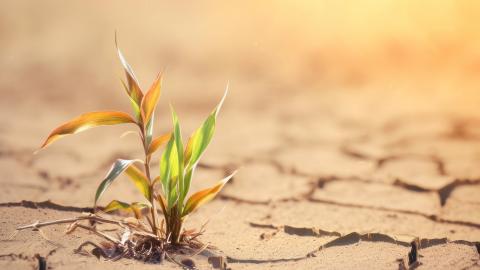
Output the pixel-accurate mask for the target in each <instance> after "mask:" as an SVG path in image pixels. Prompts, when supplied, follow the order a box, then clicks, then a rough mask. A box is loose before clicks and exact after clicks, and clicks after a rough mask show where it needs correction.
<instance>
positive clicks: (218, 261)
mask: <svg viewBox="0 0 480 270" xmlns="http://www.w3.org/2000/svg"><path fill="white" fill-rule="evenodd" d="M208 263H210V264H211V265H212V267H213V268H214V269H221V270H226V269H227V260H226V259H225V257H222V256H212V257H209V258H208Z"/></svg>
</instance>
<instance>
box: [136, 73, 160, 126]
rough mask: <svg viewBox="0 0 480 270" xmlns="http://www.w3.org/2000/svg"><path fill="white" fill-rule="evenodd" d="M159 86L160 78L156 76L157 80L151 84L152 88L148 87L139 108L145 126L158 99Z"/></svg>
mask: <svg viewBox="0 0 480 270" xmlns="http://www.w3.org/2000/svg"><path fill="white" fill-rule="evenodd" d="M161 84H162V76H161V74H158V76H157V79H156V80H155V81H154V82H153V84H152V86H150V89H149V90H148V92H147V93H146V94H145V96H144V97H143V99H142V103H141V106H140V107H141V108H142V119H143V123H144V124H145V125H146V124H147V123H148V121H149V120H150V117H152V114H153V112H154V111H155V108H156V107H157V103H158V99H159V98H160V92H161V91H160V89H161Z"/></svg>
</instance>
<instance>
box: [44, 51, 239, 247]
mask: <svg viewBox="0 0 480 270" xmlns="http://www.w3.org/2000/svg"><path fill="white" fill-rule="evenodd" d="M117 52H118V56H119V58H120V61H121V63H122V65H123V68H124V70H125V74H126V79H127V82H126V83H123V85H124V87H125V90H126V93H127V96H128V98H129V99H130V103H131V106H132V109H133V116H131V115H129V114H128V113H125V112H119V111H97V112H89V113H85V114H82V115H80V116H78V117H77V118H74V119H72V120H70V121H68V122H66V123H64V124H62V125H60V126H59V127H57V128H56V129H54V130H53V131H52V132H51V133H50V135H48V137H47V139H46V140H45V142H44V143H43V144H42V146H41V148H40V149H43V148H45V147H47V146H49V145H50V144H52V143H53V142H54V141H56V140H58V139H60V138H61V137H63V136H66V135H69V134H75V133H78V132H81V131H84V130H87V129H90V128H93V127H96V126H105V125H118V124H133V125H135V126H137V127H138V130H139V137H140V139H141V145H142V148H143V150H144V156H143V157H142V159H141V160H140V159H131V160H125V159H118V160H116V161H115V162H114V164H113V165H112V167H111V169H110V170H109V172H108V173H107V175H106V176H105V178H104V179H103V181H102V182H101V183H100V185H99V187H98V188H97V191H96V193H95V199H94V209H96V208H97V202H98V201H99V199H100V198H101V196H102V195H103V194H104V192H105V191H106V190H107V188H108V187H109V186H110V185H111V184H112V182H113V181H114V180H115V179H116V178H117V177H118V176H119V175H120V174H122V173H125V174H126V175H127V176H128V177H129V179H131V180H132V182H133V184H134V185H135V186H136V187H137V188H138V189H139V190H140V192H141V194H142V195H143V196H144V197H145V201H144V202H132V203H126V202H123V201H120V200H113V201H112V202H110V203H109V204H108V205H107V206H106V207H105V208H104V209H103V211H104V212H110V211H114V210H127V211H130V212H132V213H133V214H134V216H135V218H136V219H138V220H140V221H141V220H142V219H143V218H144V217H145V218H146V220H147V222H148V224H149V225H150V227H149V228H150V230H149V232H148V234H147V235H150V237H154V238H156V240H158V241H160V242H162V243H167V244H173V245H175V244H178V243H180V242H183V241H184V240H186V239H185V237H183V236H184V235H183V234H182V225H183V222H184V221H185V219H186V218H187V217H188V215H190V214H191V213H192V212H193V211H195V210H196V209H197V208H198V207H200V206H201V205H203V204H205V203H206V202H208V201H210V200H212V199H213V198H214V197H215V195H216V194H217V193H218V192H219V191H220V190H221V189H222V187H223V186H224V185H225V184H226V183H227V182H228V181H229V180H230V179H231V178H232V176H233V174H231V175H229V176H228V177H226V178H224V179H223V180H221V181H220V182H218V184H216V185H215V186H213V187H211V188H207V189H204V190H201V191H198V192H196V193H194V194H193V195H191V196H190V197H188V198H187V195H188V194H189V191H190V184H191V181H192V177H193V174H194V171H195V168H196V167H197V164H198V162H199V159H200V157H201V155H202V154H203V153H204V151H205V149H206V147H207V145H208V144H209V143H210V141H211V139H212V136H213V133H214V131H215V123H216V118H217V115H218V112H219V110H220V108H221V106H222V103H223V101H224V99H225V97H226V94H227V91H225V94H224V96H223V98H222V99H221V101H220V103H219V104H218V105H217V107H216V108H215V109H214V110H213V112H212V113H211V114H210V115H209V116H208V117H207V119H206V120H205V121H204V122H203V124H202V125H201V126H200V127H199V128H198V129H197V130H196V131H195V132H194V133H193V134H192V135H191V136H190V139H189V140H188V142H187V144H186V146H185V147H184V145H183V142H182V136H181V129H180V123H179V120H178V117H177V114H176V113H175V111H174V109H173V107H172V108H171V111H172V118H173V131H172V132H169V133H167V134H163V135H160V136H158V137H154V136H153V126H154V125H153V123H154V114H155V109H156V106H157V103H158V100H159V98H160V93H161V81H162V76H161V74H159V75H158V76H157V78H156V79H155V81H154V82H153V83H152V85H151V86H150V88H149V89H148V91H147V92H146V93H144V92H142V90H141V89H140V86H139V83H138V81H137V79H136V77H135V75H134V73H133V70H132V69H131V67H130V65H129V64H128V63H127V61H126V60H125V58H124V56H123V54H122V53H121V51H120V50H119V49H118V46H117ZM164 145H166V147H165V150H164V152H163V154H162V156H161V159H160V164H159V165H160V166H159V167H160V168H159V175H158V176H157V177H154V176H153V175H152V171H151V168H150V165H151V160H152V155H153V154H154V153H155V152H156V151H157V150H158V149H160V148H161V147H162V146H164ZM136 164H141V165H143V169H140V167H137V165H136ZM157 204H158V205H159V206H160V208H161V211H162V213H163V216H164V222H162V223H160V222H159V218H158V216H157V213H158V211H157V207H158V206H157ZM142 209H147V211H146V213H147V214H146V215H145V216H143V215H142V213H145V211H142ZM95 220H97V221H98V218H97V219H95ZM37 226H38V224H37ZM158 241H157V242H158Z"/></svg>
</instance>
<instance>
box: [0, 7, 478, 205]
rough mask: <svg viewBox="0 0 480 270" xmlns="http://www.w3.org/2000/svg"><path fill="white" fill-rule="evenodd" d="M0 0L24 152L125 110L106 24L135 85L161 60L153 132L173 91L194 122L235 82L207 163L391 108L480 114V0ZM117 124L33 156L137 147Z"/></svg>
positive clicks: (11, 109) (2, 107) (402, 112)
mask: <svg viewBox="0 0 480 270" xmlns="http://www.w3.org/2000/svg"><path fill="white" fill-rule="evenodd" d="M0 6H1V8H0V67H1V68H0V70H1V72H0V93H1V98H0V113H1V115H2V116H1V117H0V146H1V147H2V149H7V150H4V152H8V151H17V150H18V149H20V150H18V151H25V153H31V151H32V150H33V149H35V148H36V147H38V146H39V145H40V143H41V142H42V140H43V139H44V138H45V137H46V135H47V134H48V132H49V131H50V130H51V129H52V128H54V127H55V126H57V125H58V124H60V123H62V122H64V121H66V120H68V119H70V118H72V117H74V116H76V115H78V114H80V113H82V112H86V111H92V110H101V109H117V110H124V111H129V110H130V107H129V101H128V99H127V98H126V96H125V94H124V90H123V89H122V86H121V83H120V79H121V78H123V72H122V68H121V65H120V63H119V61H118V59H117V55H116V51H115V44H114V33H115V32H117V35H118V40H119V45H120V48H121V49H122V50H123V52H124V54H125V56H126V58H127V60H128V61H129V63H130V65H131V66H132V67H133V69H134V70H135V72H136V75H137V77H138V78H139V81H140V83H141V85H142V86H143V88H144V90H145V89H147V88H148V86H149V85H150V83H151V82H152V81H153V79H154V78H155V76H156V74H157V73H158V72H159V71H161V70H163V69H164V68H165V69H166V72H165V75H164V84H163V92H162V98H161V102H160V105H159V106H160V107H159V110H158V117H157V119H158V121H157V128H158V130H159V132H161V131H166V130H168V129H169V127H170V120H169V117H168V114H167V112H168V103H172V104H173V105H174V106H175V107H176V108H177V111H179V115H180V118H181V120H182V121H183V123H184V127H185V134H189V133H190V132H191V131H192V130H193V129H194V128H195V127H196V126H197V125H199V123H200V120H201V119H203V118H204V117H205V116H206V115H207V114H208V113H209V111H210V110H211V109H212V108H213V107H214V105H215V104H216V103H217V101H218V100H219V98H220V97H221V95H222V93H223V90H224V88H225V86H226V84H227V81H229V82H230V94H229V97H228V98H227V101H226V103H225V108H224V113H223V114H222V116H221V120H220V121H221V122H220V124H219V128H220V130H219V131H218V133H219V134H221V135H218V136H217V139H216V140H218V141H219V142H218V143H216V144H215V145H216V146H212V150H210V153H211V154H209V155H208V156H207V157H206V159H207V162H210V163H212V164H214V163H215V162H219V163H222V164H224V163H230V162H232V163H236V162H237V161H239V160H240V162H243V161H245V160H248V159H249V158H252V157H257V156H259V155H262V154H263V155H270V154H271V153H272V152H274V151H275V149H278V147H279V145H282V144H292V143H293V142H292V138H293V139H296V140H297V142H298V141H300V142H301V143H306V144H308V143H310V142H312V141H319V140H325V141H327V142H332V141H337V140H340V139H339V138H347V137H348V136H347V135H345V134H350V135H351V136H350V137H353V136H356V135H359V136H361V135H362V134H364V133H362V132H359V133H352V129H349V127H352V126H355V127H357V128H358V127H363V128H364V129H365V130H368V129H369V128H372V127H375V126H377V123H378V124H381V125H385V124H388V121H386V119H389V120H390V119H395V117H400V118H402V117H405V116H408V117H413V118H417V117H418V116H419V115H420V116H425V115H427V117H429V115H431V114H435V115H436V116H438V115H440V117H451V116H454V117H457V116H458V117H466V118H470V117H473V116H476V115H480V111H479V109H478V106H479V104H480V99H479V97H480V94H479V93H478V90H479V89H478V76H479V75H480V35H479V33H480V32H479V31H478V30H479V29H478V28H479V27H480V24H479V23H478V22H479V19H478V18H479V17H480V3H479V2H477V1H466V0H460V1H453V0H452V1H438V0H437V1H433V0H432V1H414V0H402V1H398V0H397V1H394V0H383V1H373V0H371V1H369V0H364V1H353V0H350V1H349V0H341V1H333V0H323V1H306V0H302V1H298V0H296V1H121V2H119V1H68V2H64V1H21V0H3V1H2V3H1V4H0ZM301 119H304V120H301ZM305 119H307V120H305ZM337 119H338V121H337ZM408 119H411V118H407V122H408V121H409V120H408ZM332 126H333V127H334V128H330V127H332ZM339 126H342V127H343V128H345V127H346V128H345V129H337V128H338V127H339ZM419 126H423V124H422V123H420V124H419ZM125 130H128V129H124V128H120V130H118V129H113V131H110V129H107V128H105V129H102V131H91V132H87V133H85V134H81V135H79V136H78V137H77V139H74V138H69V139H65V140H61V141H59V142H58V143H56V145H55V146H52V150H49V151H47V152H44V154H42V155H43V156H41V157H40V158H38V156H37V157H35V158H34V160H33V161H31V163H32V164H33V166H34V167H35V168H37V169H40V170H45V171H47V168H54V167H55V169H54V170H52V172H50V173H58V174H62V173H68V174H70V173H71V172H72V170H78V172H79V173H81V172H85V168H77V169H74V168H75V166H73V164H76V163H78V161H81V162H80V163H81V164H82V166H85V167H87V166H89V167H90V166H95V165H86V162H87V163H88V162H92V164H95V163H98V160H101V161H102V160H103V161H104V160H107V159H109V158H111V156H112V152H113V154H115V153H117V152H115V151H118V153H119V154H118V155H117V156H119V155H120V156H122V155H126V154H129V153H131V152H130V151H136V150H138V149H137V148H136V147H137V145H136V143H137V141H136V140H135V139H134V138H130V139H124V140H123V141H122V140H121V139H119V138H118V134H119V133H121V132H123V131H125ZM365 130H363V131H365ZM113 134H115V135H113ZM112 136H113V137H112ZM185 136H187V135H185ZM350 137H348V138H350ZM92 140H94V141H95V142H96V143H95V144H93V143H91V142H92ZM78 145H81V147H79V146H78ZM125 145H126V146H125ZM99 146H101V147H102V148H100V147H99ZM108 147H111V149H112V150H109V148H108ZM104 148H105V149H104ZM9 149H10V150H9ZM12 149H17V150H12ZM71 149H75V150H71ZM100 149H101V151H100ZM89 150H90V151H89ZM73 151H74V152H73ZM104 152H105V153H104ZM212 152H213V153H212ZM62 153H63V154H62ZM72 153H74V155H73V154H72ZM46 156H48V157H49V158H46ZM92 159H93V160H92ZM88 160H92V161H88ZM52 161H53V162H52ZM64 163H65V164H66V165H65V167H64V168H65V169H62V168H63V166H60V168H58V167H59V166H58V164H64ZM107 164H109V162H107V161H105V165H104V166H107ZM76 165H78V164H76ZM99 174H102V173H97V174H95V175H96V176H97V178H98V175H99ZM97 180H98V179H97ZM97 180H95V181H97ZM92 183H95V182H94V181H93V180H92ZM89 190H90V189H89ZM79 201H82V199H81V198H80V197H79Z"/></svg>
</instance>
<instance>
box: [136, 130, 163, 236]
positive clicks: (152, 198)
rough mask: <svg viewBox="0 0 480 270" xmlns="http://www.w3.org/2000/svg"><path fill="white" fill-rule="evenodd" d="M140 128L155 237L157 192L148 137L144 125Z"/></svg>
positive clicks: (156, 230) (156, 227)
mask: <svg viewBox="0 0 480 270" xmlns="http://www.w3.org/2000/svg"><path fill="white" fill-rule="evenodd" d="M139 126H140V131H141V135H142V136H141V137H142V143H143V149H144V152H145V163H144V164H145V174H146V176H147V179H148V183H149V184H150V185H149V189H150V198H149V201H150V204H151V205H152V207H151V208H150V214H151V216H152V224H151V225H152V232H153V234H155V235H158V225H157V224H158V220H157V206H156V204H155V196H154V194H155V192H154V189H153V180H152V177H151V176H150V156H149V155H148V147H149V145H147V135H146V134H145V128H144V127H143V126H142V125H139Z"/></svg>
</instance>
